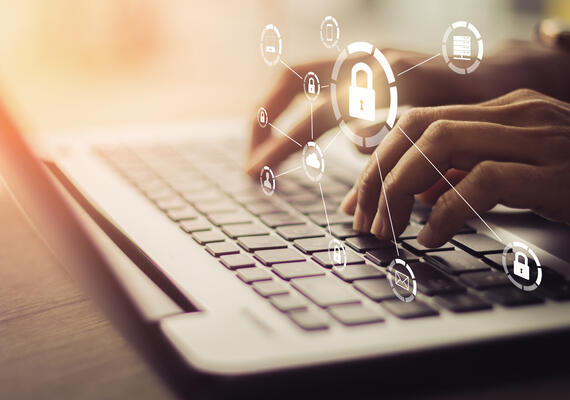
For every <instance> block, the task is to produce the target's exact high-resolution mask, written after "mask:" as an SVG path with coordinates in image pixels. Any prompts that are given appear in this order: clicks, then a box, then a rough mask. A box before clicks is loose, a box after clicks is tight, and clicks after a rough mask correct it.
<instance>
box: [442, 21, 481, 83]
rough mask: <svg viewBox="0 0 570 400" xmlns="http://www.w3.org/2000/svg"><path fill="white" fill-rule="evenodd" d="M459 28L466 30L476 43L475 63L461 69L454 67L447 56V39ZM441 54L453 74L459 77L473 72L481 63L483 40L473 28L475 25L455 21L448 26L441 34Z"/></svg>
mask: <svg viewBox="0 0 570 400" xmlns="http://www.w3.org/2000/svg"><path fill="white" fill-rule="evenodd" d="M459 28H466V29H468V30H469V31H470V32H471V33H472V34H473V36H475V40H476V41H477V57H475V61H473V63H472V64H471V65H470V66H469V67H467V68H461V67H458V66H456V65H454V64H453V61H452V60H450V59H449V54H448V53H447V39H448V38H449V35H451V33H452V32H453V31H454V30H456V29H459ZM441 54H442V55H443V59H444V61H445V63H446V64H447V66H448V67H449V68H450V69H451V70H452V71H453V72H455V73H456V74H459V75H467V74H470V73H471V72H473V71H475V70H476V69H477V67H478V66H479V64H481V61H483V38H482V37H481V34H480V33H479V30H478V29H477V28H475V25H473V24H472V23H470V22H467V21H456V22H454V23H452V24H451V25H449V26H448V27H447V29H446V30H445V33H444V34H443V39H442V41H441Z"/></svg>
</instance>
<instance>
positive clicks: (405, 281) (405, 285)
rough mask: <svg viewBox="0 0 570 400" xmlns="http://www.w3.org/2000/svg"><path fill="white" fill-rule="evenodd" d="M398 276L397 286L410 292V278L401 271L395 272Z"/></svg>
mask: <svg viewBox="0 0 570 400" xmlns="http://www.w3.org/2000/svg"><path fill="white" fill-rule="evenodd" d="M394 272H395V274H396V276H395V278H396V285H398V286H399V287H401V288H402V289H405V290H407V291H408V292H409V291H410V277H409V276H408V275H406V274H404V273H402V272H400V271H394Z"/></svg>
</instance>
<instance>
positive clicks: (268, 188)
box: [259, 165, 275, 196]
mask: <svg viewBox="0 0 570 400" xmlns="http://www.w3.org/2000/svg"><path fill="white" fill-rule="evenodd" d="M259 184H260V185H261V189H262V190H263V193H265V195H266V196H271V195H272V194H273V193H274V192H275V175H274V174H273V171H272V170H271V168H269V167H268V166H267V165H266V166H265V167H263V168H262V169H261V172H260V173H259Z"/></svg>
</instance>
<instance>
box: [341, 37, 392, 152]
mask: <svg viewBox="0 0 570 400" xmlns="http://www.w3.org/2000/svg"><path fill="white" fill-rule="evenodd" d="M353 54H369V55H371V56H372V57H373V58H374V59H375V60H376V61H377V62H378V63H379V64H380V66H381V67H382V70H383V71H384V74H385V75H386V79H387V80H388V85H389V91H390V106H389V109H388V116H387V118H386V121H385V123H384V125H383V126H382V127H381V128H380V130H379V131H378V132H376V133H375V134H374V135H372V136H369V137H362V136H358V135H357V134H356V133H355V132H354V131H353V130H352V128H351V127H350V126H348V125H347V123H346V122H345V121H344V119H343V117H342V114H341V113H340V109H339V106H338V98H337V97H338V96H337V80H338V74H339V72H340V69H341V67H342V64H343V63H344V62H345V61H346V59H347V58H348V56H350V55H353ZM330 90H331V99H332V106H333V113H334V116H335V118H336V120H337V123H338V125H339V127H340V129H341V131H342V132H343V133H344V134H345V135H346V136H347V137H348V138H349V139H350V140H351V141H352V142H353V143H354V144H356V145H357V146H360V147H376V146H377V145H378V144H379V143H380V141H381V140H382V139H383V138H384V137H385V136H386V135H387V134H388V132H390V129H392V128H393V127H394V123H395V122H396V114H397V112H398V89H397V88H396V79H395V78H394V72H392V67H391V66H390V64H389V63H388V60H387V59H386V57H385V56H384V54H382V52H381V51H380V50H379V49H378V48H375V47H374V46H373V45H372V44H371V43H368V42H353V43H350V44H349V45H348V46H347V47H346V48H345V49H343V50H342V51H341V52H340V54H339V55H338V57H337V59H336V62H335V64H334V67H333V70H332V74H331V83H330Z"/></svg>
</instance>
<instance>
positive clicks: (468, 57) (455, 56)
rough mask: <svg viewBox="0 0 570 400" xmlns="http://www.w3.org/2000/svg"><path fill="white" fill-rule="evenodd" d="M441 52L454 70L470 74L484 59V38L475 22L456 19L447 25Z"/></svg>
mask: <svg viewBox="0 0 570 400" xmlns="http://www.w3.org/2000/svg"><path fill="white" fill-rule="evenodd" d="M450 37H451V40H449V38H450ZM450 46H451V54H450V49H449V47H450ZM474 50H476V52H475V51H474ZM441 54H442V55H443V59H444V60H445V63H446V64H447V66H448V67H449V68H450V69H451V70H452V71H453V72H455V73H457V74H460V75H466V74H470V73H471V72H473V71H475V70H476V69H477V67H478V66H479V64H481V61H482V60H483V38H482V37H481V34H480V33H479V31H478V30H477V28H475V26H474V25H473V24H471V23H469V22H467V21H456V22H454V23H452V24H451V25H450V26H449V27H447V29H446V31H445V33H444V34H443V39H442V43H441Z"/></svg>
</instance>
